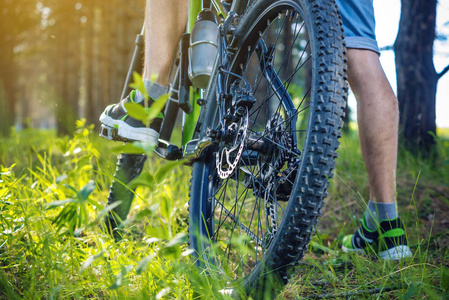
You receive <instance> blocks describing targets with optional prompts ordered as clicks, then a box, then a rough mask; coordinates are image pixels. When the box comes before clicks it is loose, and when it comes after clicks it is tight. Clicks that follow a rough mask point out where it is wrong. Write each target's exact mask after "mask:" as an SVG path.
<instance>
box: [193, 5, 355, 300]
mask: <svg viewBox="0 0 449 300" xmlns="http://www.w3.org/2000/svg"><path fill="white" fill-rule="evenodd" d="M233 38H234V41H237V43H238V44H237V46H238V47H237V48H238V50H237V51H236V54H235V56H234V60H233V62H232V65H231V68H230V71H231V72H232V73H236V74H238V75H239V76H240V77H244V78H245V80H246V81H247V82H248V83H249V84H250V85H251V89H252V93H253V95H254V97H255V99H256V103H255V104H254V105H253V106H252V108H251V110H250V111H249V112H248V118H247V123H245V124H246V125H244V126H243V125H242V127H243V129H242V128H240V129H241V131H242V132H243V131H245V130H246V132H247V135H253V136H255V137H256V138H257V137H259V138H258V139H259V140H266V141H268V145H270V146H269V147H268V148H267V149H268V150H265V152H264V153H260V152H257V151H253V150H251V149H250V148H249V147H248V145H247V144H245V145H244V148H243V149H244V150H243V151H242V152H241V153H239V154H236V155H234V156H231V155H228V156H227V158H228V161H229V160H232V159H236V160H238V163H236V168H235V170H233V172H232V174H230V175H229V176H228V177H227V178H225V179H222V178H221V177H220V176H218V175H217V173H218V171H217V165H218V164H220V162H221V161H220V159H217V153H219V155H218V157H219V158H220V157H223V156H220V155H221V154H220V151H224V150H223V148H220V147H213V148H211V149H209V151H208V152H207V154H206V155H205V156H204V157H203V158H201V159H200V160H198V161H196V162H195V163H194V165H193V171H192V180H191V188H190V202H189V205H190V206H189V214H190V215H189V235H190V245H191V247H192V248H193V249H194V250H195V253H196V255H197V265H198V266H199V267H200V268H206V269H209V270H211V271H213V270H215V271H217V272H219V273H220V274H223V275H227V276H228V278H231V279H237V280H234V281H233V282H234V283H233V286H234V288H235V287H237V286H238V287H239V289H240V290H239V289H235V290H234V293H245V294H252V295H255V296H256V297H257V298H261V297H263V296H264V295H265V296H267V295H268V297H272V296H273V293H275V291H276V290H277V289H278V288H279V287H282V286H283V285H284V284H286V283H287V281H288V277H289V273H290V272H289V270H290V266H292V265H294V264H296V263H297V262H299V261H300V260H301V258H302V257H303V256H304V254H305V251H306V250H307V247H308V244H309V242H310V239H311V235H312V232H313V230H314V226H316V224H317V222H318V220H317V218H318V217H319V216H320V215H321V208H322V207H323V206H324V198H326V196H327V192H326V191H327V189H328V187H329V180H328V179H329V178H331V177H333V173H332V170H333V168H334V167H335V162H334V160H335V158H337V152H336V150H337V148H338V146H339V141H338V139H339V138H340V136H341V134H340V128H341V127H342V116H343V114H344V112H343V109H344V106H345V103H346V101H345V100H346V99H345V98H346V94H347V86H346V80H345V71H346V58H345V51H346V50H345V46H344V38H343V31H342V29H341V19H340V17H339V14H338V10H337V8H336V5H335V3H334V1H333V0H319V1H318V0H277V1H273V0H259V1H252V2H251V4H250V6H249V7H248V8H247V10H246V12H245V14H244V15H243V16H241V18H240V22H239V24H238V25H237V28H236V29H235V32H234V34H233V36H232V37H231V38H230V41H232V39H233ZM271 66H272V67H271ZM273 72H274V73H273ZM308 75H309V76H308ZM226 85H227V87H228V91H232V86H234V89H235V88H236V87H237V88H239V87H242V86H243V85H244V81H243V80H241V79H239V78H238V76H232V75H229V77H228V79H227V83H226ZM209 101H215V100H213V99H209ZM234 108H235V107H234ZM230 111H231V112H232V108H230ZM219 122H220V120H215V123H214V124H211V125H217V124H218V123H219ZM211 127H212V126H211ZM241 142H242V143H245V141H241ZM223 164H225V165H226V163H225V162H223ZM229 165H230V164H228V166H229Z"/></svg>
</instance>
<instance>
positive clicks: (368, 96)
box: [348, 49, 399, 218]
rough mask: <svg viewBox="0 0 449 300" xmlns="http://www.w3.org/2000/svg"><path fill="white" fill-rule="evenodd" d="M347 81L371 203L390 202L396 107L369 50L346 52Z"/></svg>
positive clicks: (395, 146) (396, 125)
mask: <svg viewBox="0 0 449 300" xmlns="http://www.w3.org/2000/svg"><path fill="white" fill-rule="evenodd" d="M348 79H349V83H350V85H351V89H352V91H353V92H354V95H355V96H356V99H357V120H358V124H359V135H360V144H361V147H362V153H363V158H364V160H365V165H366V169H367V173H368V178H369V184H370V197H371V200H372V201H375V202H381V203H394V202H395V174H396V156H397V147H398V143H397V139H398V119H399V116H398V105H397V100H396V97H395V95H394V93H393V91H392V89H391V87H390V84H389V83H388V80H387V78H386V76H385V74H384V72H383V70H382V67H381V65H380V62H379V55H378V54H377V53H376V52H373V51H370V50H362V49H349V50H348ZM392 217H393V218H394V217H395V216H392Z"/></svg>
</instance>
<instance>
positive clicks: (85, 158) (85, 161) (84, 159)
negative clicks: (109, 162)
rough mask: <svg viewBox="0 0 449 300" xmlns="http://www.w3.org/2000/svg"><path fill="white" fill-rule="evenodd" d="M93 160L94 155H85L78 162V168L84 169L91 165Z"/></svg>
mask: <svg viewBox="0 0 449 300" xmlns="http://www.w3.org/2000/svg"><path fill="white" fill-rule="evenodd" d="M91 158H92V154H88V155H85V156H83V157H81V158H80V159H79V160H78V163H77V164H76V168H77V169H81V168H82V167H84V166H85V165H89V164H90V159H91Z"/></svg>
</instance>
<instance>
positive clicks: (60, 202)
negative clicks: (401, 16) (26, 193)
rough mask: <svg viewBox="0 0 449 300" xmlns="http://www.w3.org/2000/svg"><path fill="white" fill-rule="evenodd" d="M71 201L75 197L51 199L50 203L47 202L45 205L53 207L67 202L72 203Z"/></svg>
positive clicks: (73, 200)
mask: <svg viewBox="0 0 449 300" xmlns="http://www.w3.org/2000/svg"><path fill="white" fill-rule="evenodd" d="M72 202H76V200H75V199H72V198H69V199H65V200H58V201H53V202H50V203H47V204H46V205H45V206H47V207H48V208H55V207H58V206H61V205H64V204H67V203H72Z"/></svg>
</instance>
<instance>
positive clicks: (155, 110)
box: [147, 94, 168, 122]
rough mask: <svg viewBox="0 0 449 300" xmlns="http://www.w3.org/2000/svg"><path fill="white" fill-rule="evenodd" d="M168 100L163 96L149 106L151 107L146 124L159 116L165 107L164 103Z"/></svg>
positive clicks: (166, 96) (165, 95)
mask: <svg viewBox="0 0 449 300" xmlns="http://www.w3.org/2000/svg"><path fill="white" fill-rule="evenodd" d="M167 100H168V94H164V95H162V96H161V97H159V99H157V100H156V101H154V103H153V104H152V105H151V107H150V108H149V110H148V119H147V121H148V122H151V121H152V120H153V119H154V118H156V117H158V116H159V113H160V112H161V111H162V109H163V108H164V106H165V103H167Z"/></svg>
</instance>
